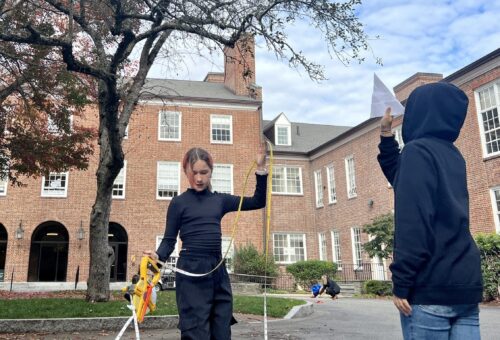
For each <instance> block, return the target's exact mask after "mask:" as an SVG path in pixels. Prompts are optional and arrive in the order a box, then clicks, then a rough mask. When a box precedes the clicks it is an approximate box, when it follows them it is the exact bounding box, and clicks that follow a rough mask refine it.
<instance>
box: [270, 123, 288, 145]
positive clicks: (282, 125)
mask: <svg viewBox="0 0 500 340" xmlns="http://www.w3.org/2000/svg"><path fill="white" fill-rule="evenodd" d="M278 128H285V129H286V130H287V132H286V133H287V142H286V143H285V144H283V143H279V138H278ZM291 132H292V126H291V125H290V124H275V125H274V135H275V136H276V138H275V142H276V145H283V146H290V145H292V133H291Z"/></svg>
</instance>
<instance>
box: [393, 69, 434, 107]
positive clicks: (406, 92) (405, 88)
mask: <svg viewBox="0 0 500 340" xmlns="http://www.w3.org/2000/svg"><path fill="white" fill-rule="evenodd" d="M441 79H443V75H442V74H439V73H422V72H417V73H415V74H414V75H412V76H411V77H410V78H408V79H406V80H404V81H402V82H401V83H399V84H398V85H396V86H394V94H395V95H396V98H397V99H398V100H399V101H400V102H402V103H403V102H404V101H406V99H408V97H409V96H410V93H411V92H412V91H413V90H415V89H416V88H417V87H419V86H421V85H425V84H430V83H436V82H438V81H440V80H441Z"/></svg>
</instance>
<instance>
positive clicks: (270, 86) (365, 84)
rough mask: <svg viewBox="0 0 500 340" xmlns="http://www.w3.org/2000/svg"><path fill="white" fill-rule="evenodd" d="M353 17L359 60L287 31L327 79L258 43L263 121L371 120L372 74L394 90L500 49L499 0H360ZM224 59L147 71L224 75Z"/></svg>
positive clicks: (300, 31)
mask: <svg viewBox="0 0 500 340" xmlns="http://www.w3.org/2000/svg"><path fill="white" fill-rule="evenodd" d="M358 17H359V19H360V21H361V22H362V23H363V25H364V29H365V33H366V34H367V35H368V37H369V45H370V49H369V50H368V51H365V52H363V56H364V57H365V61H364V62H363V63H361V64H358V62H357V61H352V62H351V63H350V64H349V65H347V66H346V65H344V64H343V63H341V62H340V61H339V60H337V59H332V58H331V56H330V55H329V54H328V51H327V47H326V44H325V42H324V40H323V39H322V37H321V34H319V32H317V31H315V30H314V29H313V28H311V27H310V26H309V25H307V24H305V23H301V24H298V25H296V26H295V27H293V28H292V29H290V31H289V38H290V39H291V41H292V42H293V44H294V47H296V49H297V50H302V51H303V53H304V54H305V55H306V56H308V57H309V59H310V60H312V61H314V62H317V63H320V64H322V65H324V66H325V75H326V77H327V80H324V81H321V82H319V83H318V82H315V81H312V80H310V79H309V77H308V75H307V74H306V72H305V71H304V70H301V69H298V70H297V69H293V68H290V67H289V66H288V64H287V63H286V62H283V61H281V60H278V59H276V57H275V56H274V54H273V53H271V52H269V51H268V50H267V48H265V46H263V45H261V44H259V41H258V40H257V46H256V78H257V84H258V85H260V86H261V87H262V90H263V115H264V119H267V120H271V119H274V118H275V117H276V116H277V115H278V114H280V113H281V112H283V113H285V115H286V116H287V117H288V119H289V120H290V121H293V122H301V123H311V124H329V125H345V126H355V125H357V124H360V123H362V122H363V121H365V120H367V119H368V118H369V117H370V104H371V94H372V90H373V74H374V73H377V75H378V76H379V78H380V79H381V80H382V81H383V82H384V84H385V85H386V86H387V87H388V88H390V89H392V88H393V87H394V86H396V85H398V84H399V83H401V82H402V81H404V80H405V79H407V78H409V77H411V76H412V75H413V74H415V73H417V72H426V73H439V74H442V75H443V76H444V77H446V76H448V75H450V74H452V73H454V72H455V71H458V70H459V69H461V68H462V67H465V66H467V65H469V64H470V63H472V62H474V61H475V60H477V59H479V58H481V57H483V56H485V55H486V54H488V53H490V52H492V51H494V50H495V49H497V48H499V47H500V1H492V0H407V1H404V0H365V1H363V4H362V5H361V6H359V7H358ZM377 36H378V38H376V37H377ZM376 57H377V58H381V59H382V63H383V65H378V64H377V63H376ZM188 59H189V58H188ZM222 61H223V58H222V56H220V57H216V58H212V61H209V60H206V59H201V58H196V57H193V59H191V60H187V59H185V60H184V64H185V65H184V66H185V67H184V69H182V68H181V69H178V70H177V71H176V72H175V74H172V73H168V72H165V71H164V68H162V66H161V63H158V64H157V65H155V66H154V67H153V69H152V71H151V72H150V74H149V76H152V77H161V78H175V79H186V80H200V81H201V80H203V78H204V77H205V75H206V74H207V72H223V64H222Z"/></svg>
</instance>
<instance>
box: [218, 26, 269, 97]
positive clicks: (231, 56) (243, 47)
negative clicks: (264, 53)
mask: <svg viewBox="0 0 500 340" xmlns="http://www.w3.org/2000/svg"><path fill="white" fill-rule="evenodd" d="M224 74H225V77H224V85H225V86H226V87H227V88H228V89H229V90H231V91H232V92H233V93H234V94H236V95H238V96H248V97H252V98H255V99H260V96H261V95H260V90H259V87H258V86H256V85H255V40H254V38H253V36H246V37H243V38H242V39H240V40H239V41H238V42H237V43H236V45H235V46H234V47H233V48H228V47H226V48H225V49H224Z"/></svg>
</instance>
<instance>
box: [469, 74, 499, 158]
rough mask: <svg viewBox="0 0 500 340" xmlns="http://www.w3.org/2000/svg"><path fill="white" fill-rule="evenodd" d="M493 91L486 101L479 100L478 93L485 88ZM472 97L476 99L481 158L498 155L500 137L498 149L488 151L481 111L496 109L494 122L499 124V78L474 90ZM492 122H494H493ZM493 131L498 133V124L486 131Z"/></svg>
mask: <svg viewBox="0 0 500 340" xmlns="http://www.w3.org/2000/svg"><path fill="white" fill-rule="evenodd" d="M490 89H491V91H492V92H493V96H492V97H490V98H489V99H490V101H489V102H488V103H486V102H485V101H484V100H483V101H481V96H480V93H481V92H484V91H486V90H490ZM474 97H475V100H476V110H477V119H478V125H479V131H480V136H481V146H482V149H483V158H486V157H491V156H497V155H500V139H497V144H498V150H497V151H493V152H491V153H488V147H487V145H486V131H485V129H484V121H483V117H482V115H483V113H486V112H488V111H493V110H495V109H496V111H497V121H496V124H499V121H500V79H496V80H495V81H493V82H490V83H488V84H486V85H484V86H481V87H480V88H478V89H476V90H475V91H474ZM493 123H494V122H493ZM492 131H493V132H495V131H496V134H497V135H498V134H500V125H499V126H497V127H496V128H493V129H490V130H488V132H492Z"/></svg>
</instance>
